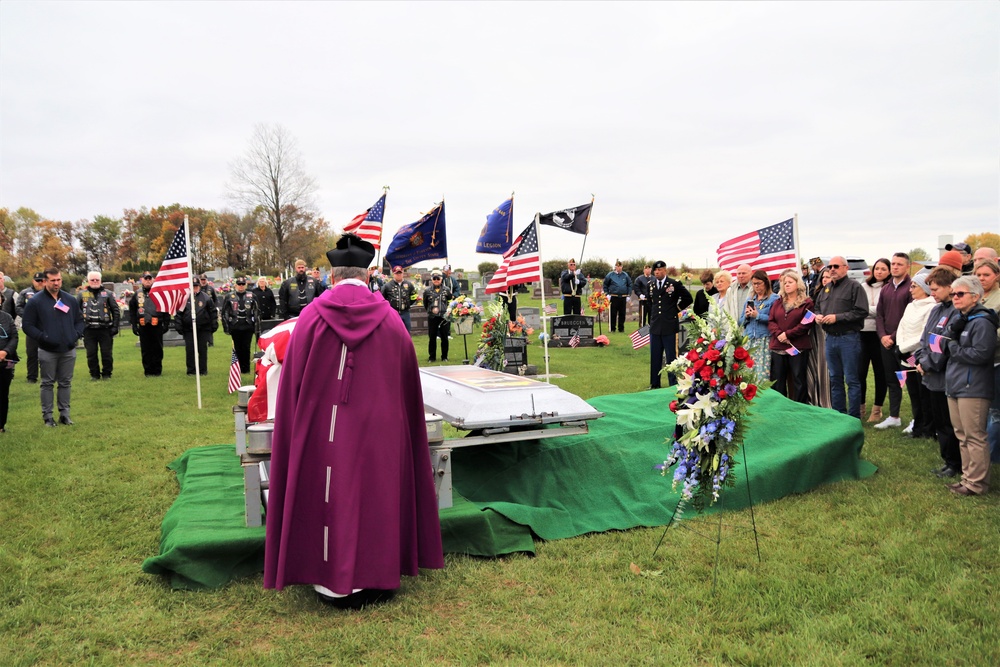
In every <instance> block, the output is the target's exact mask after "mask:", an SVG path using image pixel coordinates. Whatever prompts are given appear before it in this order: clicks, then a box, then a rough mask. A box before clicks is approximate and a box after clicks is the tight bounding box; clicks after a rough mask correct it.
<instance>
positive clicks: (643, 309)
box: [639, 299, 649, 329]
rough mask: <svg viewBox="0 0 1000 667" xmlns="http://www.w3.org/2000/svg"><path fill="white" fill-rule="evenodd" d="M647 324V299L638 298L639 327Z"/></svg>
mask: <svg viewBox="0 0 1000 667" xmlns="http://www.w3.org/2000/svg"><path fill="white" fill-rule="evenodd" d="M647 324H649V299H639V328H640V329H641V328H642V327H644V326H646V325H647Z"/></svg>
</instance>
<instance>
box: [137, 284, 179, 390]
mask: <svg viewBox="0 0 1000 667" xmlns="http://www.w3.org/2000/svg"><path fill="white" fill-rule="evenodd" d="M152 287H153V274H151V273H150V272H149V271H146V272H145V273H143V274H142V279H141V280H140V284H139V289H137V290H136V291H135V294H133V295H132V298H131V299H129V302H128V310H129V314H130V316H131V317H130V319H131V321H132V333H133V334H135V335H136V336H138V338H139V350H140V352H141V353H142V370H143V371H144V372H145V374H146V377H159V376H160V374H161V373H163V332H165V331H166V330H167V327H169V326H170V314H169V313H161V312H159V311H157V310H156V302H155V301H154V300H153V299H151V298H150V297H149V290H150V289H152Z"/></svg>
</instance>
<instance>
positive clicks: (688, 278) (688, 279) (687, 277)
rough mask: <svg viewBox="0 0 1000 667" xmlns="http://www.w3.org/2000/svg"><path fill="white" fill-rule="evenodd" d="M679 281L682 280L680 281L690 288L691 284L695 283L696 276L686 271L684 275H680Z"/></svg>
mask: <svg viewBox="0 0 1000 667" xmlns="http://www.w3.org/2000/svg"><path fill="white" fill-rule="evenodd" d="M679 280H680V281H681V282H682V283H684V284H685V285H687V286H688V287H690V286H691V283H693V282H694V274H693V273H691V272H690V271H685V272H684V273H682V274H681V275H680V278H679Z"/></svg>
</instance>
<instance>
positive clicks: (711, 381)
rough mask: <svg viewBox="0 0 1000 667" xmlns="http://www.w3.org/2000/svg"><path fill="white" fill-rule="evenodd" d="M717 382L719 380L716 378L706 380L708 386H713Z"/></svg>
mask: <svg viewBox="0 0 1000 667" xmlns="http://www.w3.org/2000/svg"><path fill="white" fill-rule="evenodd" d="M718 384H719V381H718V380H716V379H715V378H712V379H711V380H709V381H708V386H709V387H714V386H716V385H718Z"/></svg>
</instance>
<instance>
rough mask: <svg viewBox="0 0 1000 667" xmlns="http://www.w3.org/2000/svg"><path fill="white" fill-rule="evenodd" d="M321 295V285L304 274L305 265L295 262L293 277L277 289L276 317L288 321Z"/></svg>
mask: <svg viewBox="0 0 1000 667" xmlns="http://www.w3.org/2000/svg"><path fill="white" fill-rule="evenodd" d="M322 293H323V284H322V283H320V282H318V281H317V280H316V279H315V278H313V277H312V276H310V275H309V274H308V273H307V272H306V263H305V262H304V261H303V260H301V259H299V260H296V261H295V275H294V276H292V277H291V278H288V279H287V280H285V282H283V283H281V287H280V288H279V289H278V317H280V318H281V319H283V320H289V319H291V318H293V317H298V316H299V314H300V313H301V312H302V309H303V308H305V307H306V306H308V305H309V304H310V302H312V300H313V299H315V298H316V297H318V296H319V295H320V294H322Z"/></svg>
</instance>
